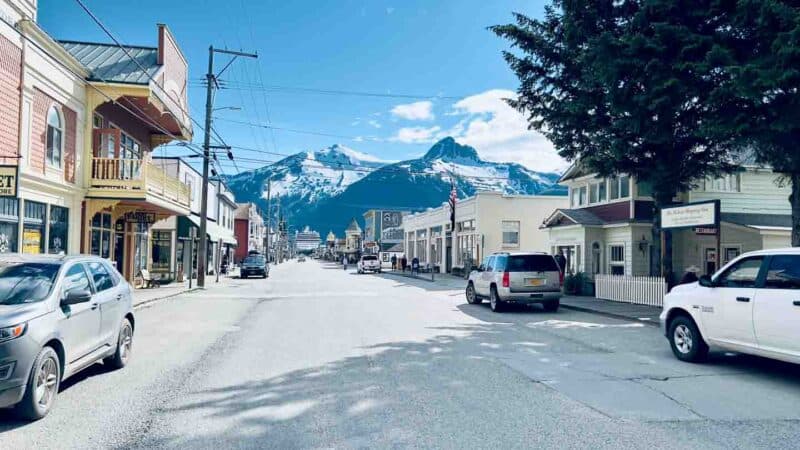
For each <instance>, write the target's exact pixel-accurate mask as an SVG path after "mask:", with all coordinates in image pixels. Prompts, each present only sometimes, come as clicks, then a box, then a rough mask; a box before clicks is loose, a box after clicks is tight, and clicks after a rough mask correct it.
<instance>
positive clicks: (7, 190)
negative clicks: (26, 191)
mask: <svg viewBox="0 0 800 450" xmlns="http://www.w3.org/2000/svg"><path fill="white" fill-rule="evenodd" d="M18 169H19V167H18V166H0V197H16V196H17V186H18V184H19V170H18Z"/></svg>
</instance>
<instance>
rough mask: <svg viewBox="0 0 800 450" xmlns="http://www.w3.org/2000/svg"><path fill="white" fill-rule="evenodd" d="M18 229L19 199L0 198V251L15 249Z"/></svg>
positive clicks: (8, 251)
mask: <svg viewBox="0 0 800 450" xmlns="http://www.w3.org/2000/svg"><path fill="white" fill-rule="evenodd" d="M18 229H19V201H18V200H17V199H15V198H0V253H13V252H16V251H17V234H18Z"/></svg>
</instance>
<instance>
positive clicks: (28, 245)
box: [22, 229, 42, 255]
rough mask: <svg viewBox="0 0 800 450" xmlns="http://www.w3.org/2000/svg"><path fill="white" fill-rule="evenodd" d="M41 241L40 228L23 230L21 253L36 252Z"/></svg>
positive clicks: (39, 247)
mask: <svg viewBox="0 0 800 450" xmlns="http://www.w3.org/2000/svg"><path fill="white" fill-rule="evenodd" d="M41 242H42V232H41V230H32V229H26V230H24V231H23V232H22V253H29V254H33V255H35V254H38V253H39V251H40V249H41Z"/></svg>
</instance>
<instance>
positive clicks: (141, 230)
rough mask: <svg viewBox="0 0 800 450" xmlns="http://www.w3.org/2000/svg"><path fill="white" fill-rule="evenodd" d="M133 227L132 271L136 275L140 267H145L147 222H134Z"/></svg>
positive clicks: (140, 269)
mask: <svg viewBox="0 0 800 450" xmlns="http://www.w3.org/2000/svg"><path fill="white" fill-rule="evenodd" d="M132 225H133V226H132V229H133V232H134V234H133V273H134V276H138V275H139V273H140V272H141V271H142V269H145V270H146V269H147V255H148V254H149V253H148V252H147V244H148V238H147V224H146V223H134V224H132Z"/></svg>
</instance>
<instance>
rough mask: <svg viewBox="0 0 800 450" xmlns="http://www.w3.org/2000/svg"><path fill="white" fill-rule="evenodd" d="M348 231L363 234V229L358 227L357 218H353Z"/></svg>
mask: <svg viewBox="0 0 800 450" xmlns="http://www.w3.org/2000/svg"><path fill="white" fill-rule="evenodd" d="M346 231H358V232H361V227H360V226H358V221H357V220H356V218H355V217H353V219H352V220H351V221H350V225H348V226H347V230H346Z"/></svg>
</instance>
